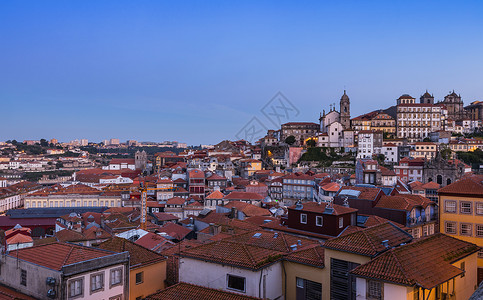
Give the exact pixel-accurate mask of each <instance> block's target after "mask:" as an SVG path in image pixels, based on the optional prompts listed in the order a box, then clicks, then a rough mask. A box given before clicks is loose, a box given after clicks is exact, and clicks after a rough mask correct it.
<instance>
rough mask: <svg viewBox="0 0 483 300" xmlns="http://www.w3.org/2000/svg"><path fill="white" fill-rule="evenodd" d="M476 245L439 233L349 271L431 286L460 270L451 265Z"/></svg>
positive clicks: (383, 278) (401, 282) (456, 273)
mask: <svg viewBox="0 0 483 300" xmlns="http://www.w3.org/2000/svg"><path fill="white" fill-rule="evenodd" d="M478 250H479V247H478V246H476V245H475V244H471V243H468V242H465V241H462V240H459V239H456V238H453V237H450V236H447V235H444V234H442V233H436V234H434V235H432V236H429V237H426V238H423V239H421V240H418V241H415V242H412V243H410V244H408V245H403V246H400V247H397V248H394V249H390V250H388V251H387V252H386V253H383V254H381V255H380V256H378V257H376V258H374V259H373V260H371V261H370V262H368V263H366V264H364V265H361V266H359V267H357V268H356V269H354V270H353V271H352V272H351V273H352V274H355V275H358V276H363V277H366V278H374V279H378V280H383V281H389V282H394V283H396V284H402V285H407V286H414V285H418V286H421V287H423V288H425V289H432V288H434V287H435V286H437V285H439V284H441V283H444V282H446V281H448V280H450V279H452V278H454V277H456V276H458V275H461V274H463V273H464V270H461V269H459V268H457V267H455V266H453V265H452V263H454V262H455V261H458V260H460V259H462V258H464V257H466V256H467V255H470V254H472V253H475V252H477V251H478Z"/></svg>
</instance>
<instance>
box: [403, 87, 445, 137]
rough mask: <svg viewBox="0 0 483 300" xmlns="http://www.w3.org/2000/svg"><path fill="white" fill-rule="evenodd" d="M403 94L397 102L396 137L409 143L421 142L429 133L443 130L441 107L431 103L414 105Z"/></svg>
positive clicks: (414, 102) (410, 98)
mask: <svg viewBox="0 0 483 300" xmlns="http://www.w3.org/2000/svg"><path fill="white" fill-rule="evenodd" d="M415 100H416V99H415V98H413V97H411V96H409V95H407V94H404V95H402V96H401V97H399V98H398V100H397V103H398V104H397V122H396V126H397V137H398V138H406V139H408V140H409V141H410V142H417V141H421V140H423V139H424V138H426V137H429V134H430V133H431V132H435V131H438V130H442V129H443V125H444V123H443V122H444V119H445V117H444V113H443V107H442V106H440V105H434V104H432V103H416V101H415Z"/></svg>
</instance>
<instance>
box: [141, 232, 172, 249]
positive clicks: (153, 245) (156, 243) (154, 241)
mask: <svg viewBox="0 0 483 300" xmlns="http://www.w3.org/2000/svg"><path fill="white" fill-rule="evenodd" d="M135 244H137V245H140V246H143V247H144V248H146V249H149V250H152V251H155V252H157V253H159V252H160V251H162V250H164V249H166V248H167V247H170V246H171V245H174V243H173V242H171V241H170V240H168V239H167V238H165V237H162V236H160V235H159V234H156V233H152V232H148V233H147V234H145V235H143V236H142V237H141V238H139V239H138V240H136V242H135Z"/></svg>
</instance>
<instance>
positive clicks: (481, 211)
mask: <svg viewBox="0 0 483 300" xmlns="http://www.w3.org/2000/svg"><path fill="white" fill-rule="evenodd" d="M476 214H477V215H483V202H476Z"/></svg>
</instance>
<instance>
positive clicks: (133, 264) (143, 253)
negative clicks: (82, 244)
mask: <svg viewBox="0 0 483 300" xmlns="http://www.w3.org/2000/svg"><path fill="white" fill-rule="evenodd" d="M98 247H99V248H100V249H104V250H108V251H112V252H119V253H120V252H124V251H128V252H129V263H130V268H131V269H135V268H139V267H141V266H146V265H150V264H156V263H159V262H162V261H164V260H166V258H165V257H164V256H162V255H160V254H158V253H156V252H154V251H151V250H148V249H146V248H144V247H143V246H141V245H138V244H135V243H133V242H131V241H128V240H126V239H123V238H120V237H114V238H112V239H109V240H107V241H105V242H103V243H100V244H99V246H98Z"/></svg>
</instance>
